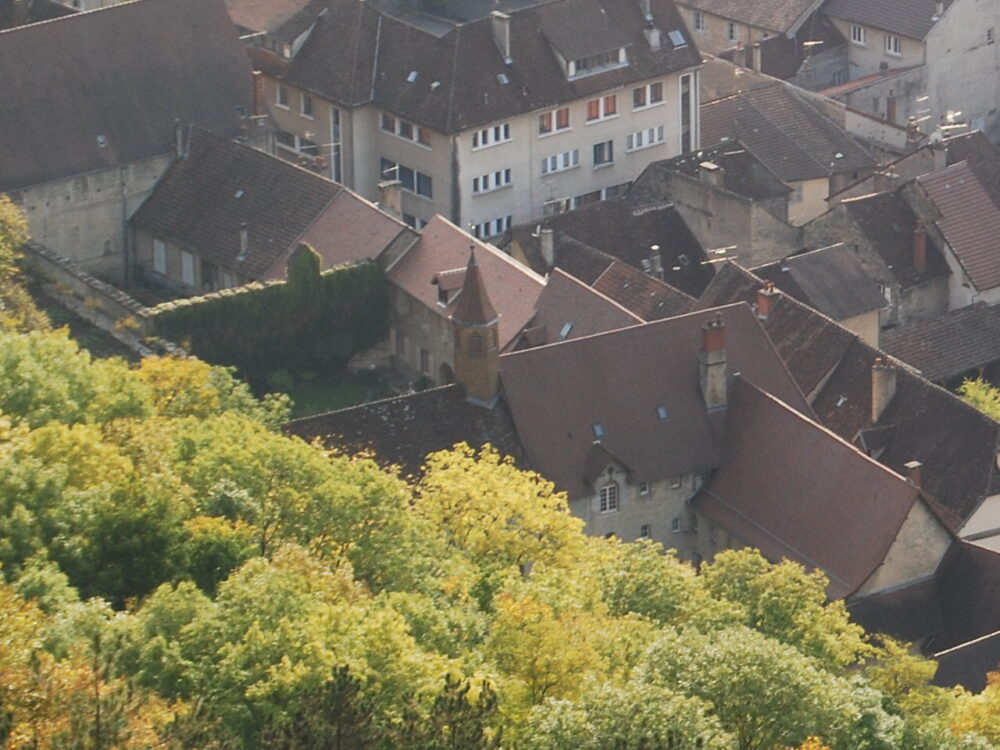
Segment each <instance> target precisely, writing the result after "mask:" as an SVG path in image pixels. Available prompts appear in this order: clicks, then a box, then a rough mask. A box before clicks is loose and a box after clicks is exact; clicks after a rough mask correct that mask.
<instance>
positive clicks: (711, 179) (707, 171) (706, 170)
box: [698, 161, 726, 187]
mask: <svg viewBox="0 0 1000 750" xmlns="http://www.w3.org/2000/svg"><path fill="white" fill-rule="evenodd" d="M725 174H726V170H725V169H723V168H722V167H720V166H719V165H718V164H716V163H715V162H714V161H703V162H701V163H700V164H699V165H698V177H699V178H700V179H701V181H702V182H704V183H705V184H706V185H711V186H712V187H722V178H723V176H724V175H725Z"/></svg>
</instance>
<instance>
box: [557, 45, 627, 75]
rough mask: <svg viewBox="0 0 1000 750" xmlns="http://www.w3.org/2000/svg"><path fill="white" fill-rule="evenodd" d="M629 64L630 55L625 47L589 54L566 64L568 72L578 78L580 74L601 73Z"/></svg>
mask: <svg viewBox="0 0 1000 750" xmlns="http://www.w3.org/2000/svg"><path fill="white" fill-rule="evenodd" d="M627 64H628V57H627V56H626V53H625V48H624V47H619V48H618V49H613V50H609V51H608V52H600V53H598V54H596V55H588V56H586V57H581V58H578V59H576V60H571V61H570V62H569V63H568V64H567V66H566V68H567V71H566V72H567V74H568V75H569V77H570V78H576V77H578V76H589V75H593V74H594V73H600V72H601V71H604V70H610V69H611V68H618V67H621V66H622V65H627Z"/></svg>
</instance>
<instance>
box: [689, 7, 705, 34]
mask: <svg viewBox="0 0 1000 750" xmlns="http://www.w3.org/2000/svg"><path fill="white" fill-rule="evenodd" d="M691 26H693V27H694V30H695V31H701V32H704V31H705V29H706V27H705V14H704V13H702V12H701V11H700V10H696V11H694V15H693V16H692V18H691Z"/></svg>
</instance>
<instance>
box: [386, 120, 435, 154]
mask: <svg viewBox="0 0 1000 750" xmlns="http://www.w3.org/2000/svg"><path fill="white" fill-rule="evenodd" d="M379 128H381V129H382V130H384V131H385V132H386V133H392V134H393V135H395V136H398V137H399V138H402V139H403V140H406V141H413V142H415V143H419V144H420V145H421V146H430V145H431V138H430V133H429V132H428V131H427V129H426V128H422V127H420V126H419V125H414V124H413V123H412V122H410V121H409V120H404V119H402V118H401V117H395V116H393V115H390V114H388V113H387V112H383V113H382V114H381V116H380V117H379Z"/></svg>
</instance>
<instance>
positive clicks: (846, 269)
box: [753, 245, 886, 320]
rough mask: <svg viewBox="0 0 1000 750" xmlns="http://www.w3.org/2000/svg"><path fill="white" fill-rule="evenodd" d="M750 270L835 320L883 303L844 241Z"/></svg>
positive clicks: (870, 280)
mask: <svg viewBox="0 0 1000 750" xmlns="http://www.w3.org/2000/svg"><path fill="white" fill-rule="evenodd" d="M753 273H754V274H756V275H757V276H759V277H760V278H762V279H765V280H767V281H773V282H774V284H775V286H777V287H778V288H779V289H781V291H783V292H785V293H786V294H790V295H792V296H793V297H795V299H797V300H799V301H800V302H804V303H805V304H807V305H809V307H811V308H813V309H815V310H818V311H819V312H821V313H823V314H824V315H827V316H829V317H831V318H833V319H834V320H847V319H848V318H853V317H855V316H857V315H863V314H864V313H869V312H872V311H874V310H881V309H882V308H883V307H885V306H886V301H885V297H884V296H883V295H882V292H881V291H880V290H879V288H878V284H876V283H875V282H874V281H872V279H871V277H870V276H868V274H867V273H865V270H864V267H863V266H862V265H861V262H860V261H859V260H858V259H857V256H855V254H854V253H853V252H851V250H850V249H849V248H848V247H846V246H845V245H833V246H831V247H826V248H821V249H819V250H813V251H812V252H808V253H802V254H801V255H793V256H791V257H790V258H786V259H785V260H782V261H778V262H776V263H769V264H767V265H766V266H759V267H757V268H754V269H753Z"/></svg>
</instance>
